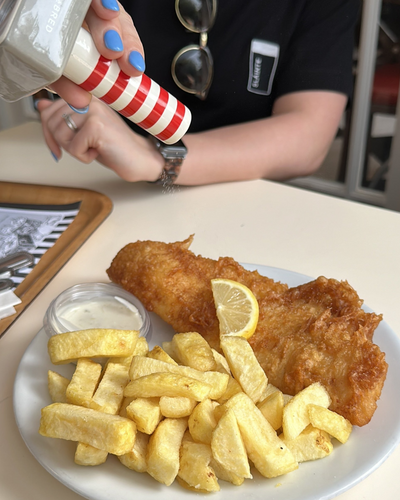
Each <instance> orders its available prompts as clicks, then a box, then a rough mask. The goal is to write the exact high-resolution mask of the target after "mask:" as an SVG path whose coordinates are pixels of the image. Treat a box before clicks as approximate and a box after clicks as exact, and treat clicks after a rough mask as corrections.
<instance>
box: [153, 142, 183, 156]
mask: <svg viewBox="0 0 400 500" xmlns="http://www.w3.org/2000/svg"><path fill="white" fill-rule="evenodd" d="M160 153H161V154H162V155H163V157H164V158H185V156H186V154H187V148H186V146H185V145H184V144H183V142H182V141H178V142H176V143H175V144H170V145H167V144H160Z"/></svg>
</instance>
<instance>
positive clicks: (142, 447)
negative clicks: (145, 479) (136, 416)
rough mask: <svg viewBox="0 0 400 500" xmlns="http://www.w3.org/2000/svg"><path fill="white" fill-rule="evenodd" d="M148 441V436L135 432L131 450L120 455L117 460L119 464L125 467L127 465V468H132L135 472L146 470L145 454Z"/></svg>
mask: <svg viewBox="0 0 400 500" xmlns="http://www.w3.org/2000/svg"><path fill="white" fill-rule="evenodd" d="M148 443H149V436H148V435H147V434H143V432H139V431H138V432H137V433H136V439H135V444H134V445H133V448H132V450H131V451H130V452H128V453H125V455H120V456H119V457H118V460H119V461H120V462H121V464H123V465H125V467H128V469H132V470H134V471H136V472H146V470H147V462H146V454H147V445H148Z"/></svg>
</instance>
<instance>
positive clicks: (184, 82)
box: [172, 46, 212, 98]
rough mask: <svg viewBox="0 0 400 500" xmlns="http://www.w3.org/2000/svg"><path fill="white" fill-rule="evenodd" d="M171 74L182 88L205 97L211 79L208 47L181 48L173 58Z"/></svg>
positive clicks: (210, 58)
mask: <svg viewBox="0 0 400 500" xmlns="http://www.w3.org/2000/svg"><path fill="white" fill-rule="evenodd" d="M172 75H173V77H174V80H175V81H176V83H177V84H178V86H179V87H181V88H182V89H183V90H185V91H187V92H191V93H193V94H197V95H198V96H203V98H205V97H206V93H207V91H208V89H209V87H210V85H211V80H212V57H211V53H210V51H209V50H208V48H207V47H206V48H203V47H199V46H194V47H193V48H191V47H186V48H185V49H182V51H181V52H179V53H178V54H177V56H176V58H175V61H174V64H173V66H172Z"/></svg>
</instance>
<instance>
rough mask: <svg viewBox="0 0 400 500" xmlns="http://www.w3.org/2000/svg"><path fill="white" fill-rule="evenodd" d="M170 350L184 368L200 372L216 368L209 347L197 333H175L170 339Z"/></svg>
mask: <svg viewBox="0 0 400 500" xmlns="http://www.w3.org/2000/svg"><path fill="white" fill-rule="evenodd" d="M172 348H173V349H174V351H176V352H177V355H178V357H179V359H180V361H181V363H182V364H183V365H185V366H190V367H191V368H194V369H195V370H200V371H201V372H207V371H211V370H215V368H216V366H217V364H216V362H215V359H214V355H213V352H212V350H211V347H210V346H209V344H208V342H207V341H206V340H205V339H204V337H202V336H201V335H200V334H199V333H196V332H187V333H176V334H175V335H174V336H173V337H172Z"/></svg>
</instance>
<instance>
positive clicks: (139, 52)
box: [51, 0, 144, 109]
mask: <svg viewBox="0 0 400 500" xmlns="http://www.w3.org/2000/svg"><path fill="white" fill-rule="evenodd" d="M105 6H108V7H105ZM113 9H117V10H113ZM85 22H86V27H87V29H88V30H89V31H90V33H91V35H92V37H93V40H94V43H95V45H96V47H97V50H98V51H99V52H100V54H102V55H103V56H104V57H106V58H107V59H116V60H117V61H118V64H119V65H120V67H121V69H122V71H123V72H124V73H125V74H127V75H129V76H139V75H140V74H142V73H143V70H144V59H143V46H142V43H141V41H140V39H139V35H138V34H137V31H136V29H135V27H134V25H133V21H132V19H131V17H130V16H129V14H127V13H126V12H125V10H124V8H123V7H122V5H120V3H119V2H117V1H116V0H92V4H91V7H90V8H89V11H88V13H87V15H86V19H85ZM110 32H111V34H112V35H114V38H116V40H117V41H119V40H118V35H119V37H120V39H121V43H119V44H117V45H115V44H111V45H110V44H108V46H109V47H110V46H111V47H113V48H114V49H116V48H120V47H118V45H120V46H121V48H122V44H123V49H122V50H112V49H110V48H107V47H106V42H105V35H106V39H107V33H110ZM114 32H116V33H117V34H115V33H114ZM51 89H52V90H54V92H56V93H57V94H58V95H60V96H61V97H62V98H63V99H64V100H65V101H66V102H68V103H69V104H70V105H71V106H73V107H74V108H77V109H84V108H86V107H87V106H88V104H89V103H90V100H91V95H90V94H89V93H88V92H86V91H85V90H83V89H81V88H80V87H78V86H77V85H75V84H74V83H73V82H71V81H70V80H68V79H67V78H65V77H61V78H60V79H59V80H57V81H56V82H54V83H53V84H52V85H51Z"/></svg>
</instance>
